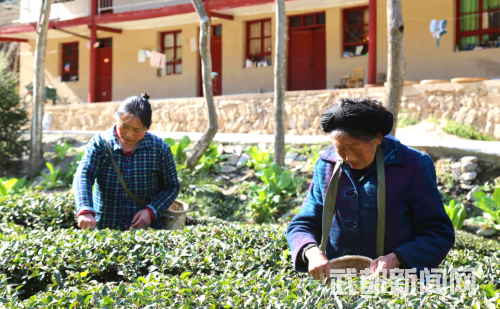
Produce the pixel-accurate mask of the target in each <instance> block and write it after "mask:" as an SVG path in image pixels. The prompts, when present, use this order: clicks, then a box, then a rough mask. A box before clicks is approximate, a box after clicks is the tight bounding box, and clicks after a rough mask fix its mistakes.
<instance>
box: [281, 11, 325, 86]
mask: <svg viewBox="0 0 500 309" xmlns="http://www.w3.org/2000/svg"><path fill="white" fill-rule="evenodd" d="M289 21H290V22H289V29H290V41H289V53H288V57H289V58H288V59H289V61H288V63H289V65H288V89H289V90H317V89H318V90H319V89H326V31H325V25H324V13H313V14H308V15H300V16H292V17H290V19H289Z"/></svg>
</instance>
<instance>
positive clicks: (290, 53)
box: [286, 11, 327, 91]
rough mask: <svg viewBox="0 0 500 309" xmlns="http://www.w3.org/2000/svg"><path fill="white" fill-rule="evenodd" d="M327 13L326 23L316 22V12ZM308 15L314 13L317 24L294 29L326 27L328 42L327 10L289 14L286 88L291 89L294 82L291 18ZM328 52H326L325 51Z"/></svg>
mask: <svg viewBox="0 0 500 309" xmlns="http://www.w3.org/2000/svg"><path fill="white" fill-rule="evenodd" d="M321 13H323V14H325V23H324V24H316V14H321ZM307 15H314V21H315V24H314V25H312V26H301V27H294V28H293V29H294V30H304V29H315V28H325V43H327V42H326V11H317V12H310V13H306V14H295V15H288V16H287V20H286V22H287V26H286V27H287V29H288V34H287V35H288V38H289V39H288V40H287V46H286V49H287V57H286V58H287V59H286V60H287V65H286V69H287V73H286V90H287V91H288V90H290V88H291V82H292V79H291V76H290V74H291V59H292V58H291V57H292V50H291V49H290V45H291V42H290V41H291V40H292V36H291V34H292V31H293V30H292V28H291V27H290V19H291V18H292V17H297V16H302V17H304V16H307ZM325 54H326V52H325Z"/></svg>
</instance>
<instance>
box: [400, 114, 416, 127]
mask: <svg viewBox="0 0 500 309" xmlns="http://www.w3.org/2000/svg"><path fill="white" fill-rule="evenodd" d="M417 123H419V120H418V118H415V117H412V116H411V114H410V112H406V111H403V112H401V113H399V115H398V128H404V127H408V126H413V125H416V124H417Z"/></svg>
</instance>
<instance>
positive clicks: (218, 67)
mask: <svg viewBox="0 0 500 309" xmlns="http://www.w3.org/2000/svg"><path fill="white" fill-rule="evenodd" d="M210 54H211V56H212V72H215V73H217V77H216V78H214V79H212V88H213V93H214V96H218V95H222V25H217V26H212V36H211V37H210ZM199 76H200V78H199V85H200V91H199V93H200V96H203V81H202V77H201V58H200V71H199Z"/></svg>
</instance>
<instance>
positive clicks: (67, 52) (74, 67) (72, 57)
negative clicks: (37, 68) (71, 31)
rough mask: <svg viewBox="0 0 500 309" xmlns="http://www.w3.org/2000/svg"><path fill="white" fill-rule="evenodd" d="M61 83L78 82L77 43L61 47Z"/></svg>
mask: <svg viewBox="0 0 500 309" xmlns="http://www.w3.org/2000/svg"><path fill="white" fill-rule="evenodd" d="M61 72H62V81H63V82H76V81H78V42H74V43H65V44H63V45H62V69H61Z"/></svg>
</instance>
